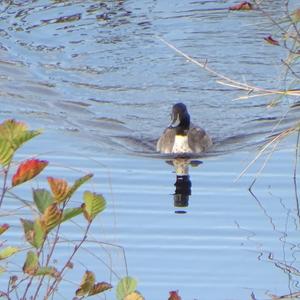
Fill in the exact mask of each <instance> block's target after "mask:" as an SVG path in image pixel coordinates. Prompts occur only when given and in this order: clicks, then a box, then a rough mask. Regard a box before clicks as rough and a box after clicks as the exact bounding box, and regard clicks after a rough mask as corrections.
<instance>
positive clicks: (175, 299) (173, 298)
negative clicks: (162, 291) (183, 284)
mask: <svg viewBox="0 0 300 300" xmlns="http://www.w3.org/2000/svg"><path fill="white" fill-rule="evenodd" d="M169 294H170V297H169V298H168V300H181V297H180V296H179V294H178V291H170V292H169Z"/></svg>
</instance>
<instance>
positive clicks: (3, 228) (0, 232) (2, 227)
mask: <svg viewBox="0 0 300 300" xmlns="http://www.w3.org/2000/svg"><path fill="white" fill-rule="evenodd" d="M8 228H9V225H8V224H2V225H1V226H0V234H2V233H3V232H5V231H6V230H7V229H8Z"/></svg>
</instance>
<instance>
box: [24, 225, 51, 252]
mask: <svg viewBox="0 0 300 300" xmlns="http://www.w3.org/2000/svg"><path fill="white" fill-rule="evenodd" d="M21 223H22V225H23V229H24V233H25V238H26V241H27V242H28V243H30V244H31V245H32V246H34V247H35V248H40V247H41V246H42V245H43V242H44V239H45V230H44V229H43V228H42V224H41V221H40V219H36V220H35V221H34V222H33V221H31V220H26V219H21Z"/></svg>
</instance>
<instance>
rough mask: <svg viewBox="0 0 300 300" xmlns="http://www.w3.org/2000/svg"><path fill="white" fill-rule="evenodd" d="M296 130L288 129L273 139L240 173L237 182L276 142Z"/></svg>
mask: <svg viewBox="0 0 300 300" xmlns="http://www.w3.org/2000/svg"><path fill="white" fill-rule="evenodd" d="M295 130H296V129H295V128H294V127H292V128H288V129H286V130H284V131H282V132H280V133H279V134H277V135H276V136H275V137H274V138H273V139H271V141H270V142H268V143H267V144H266V145H265V146H264V147H263V148H262V149H261V150H260V151H259V152H258V154H257V155H256V156H255V158H254V159H253V160H252V161H251V162H250V163H249V164H248V165H247V166H246V168H245V169H244V170H243V171H242V172H241V173H240V175H239V176H238V177H237V179H236V180H235V181H238V180H239V179H240V178H241V177H242V176H243V175H244V174H245V173H246V172H247V171H248V170H249V168H250V167H251V166H252V165H253V164H254V163H255V162H256V161H257V160H258V158H259V157H260V156H261V155H262V154H263V153H264V152H265V151H266V150H267V149H268V148H269V147H270V146H271V145H272V144H273V143H275V142H277V141H278V140H280V139H282V138H283V137H285V136H288V135H289V134H291V133H293V132H294V131H295Z"/></svg>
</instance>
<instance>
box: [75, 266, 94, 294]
mask: <svg viewBox="0 0 300 300" xmlns="http://www.w3.org/2000/svg"><path fill="white" fill-rule="evenodd" d="M94 283H95V275H94V273H93V272H91V271H86V272H85V273H84V276H83V278H82V280H81V283H80V287H79V288H78V289H77V290H76V296H79V297H82V296H85V295H86V294H87V293H89V292H90V291H91V290H92V288H93V286H94Z"/></svg>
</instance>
